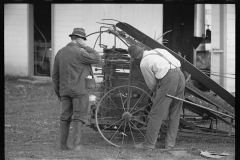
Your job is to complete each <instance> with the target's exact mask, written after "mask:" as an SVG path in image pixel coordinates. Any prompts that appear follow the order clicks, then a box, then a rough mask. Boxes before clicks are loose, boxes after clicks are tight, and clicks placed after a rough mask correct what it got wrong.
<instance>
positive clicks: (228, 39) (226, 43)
mask: <svg viewBox="0 0 240 160" xmlns="http://www.w3.org/2000/svg"><path fill="white" fill-rule="evenodd" d="M211 9H212V20H211V21H212V41H211V43H212V50H213V51H214V52H212V55H211V71H212V72H215V74H216V73H217V74H219V73H220V76H221V77H219V76H213V75H212V76H211V78H212V79H213V80H214V81H216V82H217V83H219V84H220V85H221V86H223V87H224V88H225V89H226V90H227V91H229V92H235V69H236V64H235V60H236V59H235V54H236V53H235V47H236V43H235V39H236V29H235V24H236V22H235V20H236V15H235V14H236V12H235V4H212V8H211Z"/></svg>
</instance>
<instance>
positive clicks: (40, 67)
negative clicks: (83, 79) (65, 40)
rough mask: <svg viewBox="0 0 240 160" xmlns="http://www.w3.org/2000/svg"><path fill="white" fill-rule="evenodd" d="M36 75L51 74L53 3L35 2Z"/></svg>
mask: <svg viewBox="0 0 240 160" xmlns="http://www.w3.org/2000/svg"><path fill="white" fill-rule="evenodd" d="M33 10H34V75H35V76H50V63H51V55H52V54H51V4H34V8H33Z"/></svg>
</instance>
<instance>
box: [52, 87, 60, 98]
mask: <svg viewBox="0 0 240 160" xmlns="http://www.w3.org/2000/svg"><path fill="white" fill-rule="evenodd" d="M54 91H55V93H56V95H57V97H58V100H59V101H61V96H60V93H59V90H58V89H57V88H54Z"/></svg>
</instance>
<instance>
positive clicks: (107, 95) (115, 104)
mask: <svg viewBox="0 0 240 160" xmlns="http://www.w3.org/2000/svg"><path fill="white" fill-rule="evenodd" d="M107 96H108V97H109V95H107ZM109 98H110V100H111V101H112V103H113V104H114V106H115V107H116V108H119V107H118V106H117V105H116V104H115V103H114V101H113V100H112V98H111V97H109Z"/></svg>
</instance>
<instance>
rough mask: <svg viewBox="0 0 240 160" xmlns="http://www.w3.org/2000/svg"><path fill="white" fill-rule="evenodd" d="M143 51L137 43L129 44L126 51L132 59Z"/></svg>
mask: <svg viewBox="0 0 240 160" xmlns="http://www.w3.org/2000/svg"><path fill="white" fill-rule="evenodd" d="M143 51H144V49H143V48H140V47H139V46H137V45H131V46H130V47H129V48H128V53H129V55H130V56H131V58H132V59H135V58H137V57H138V56H139V55H140V54H141V53H142V52H143Z"/></svg>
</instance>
